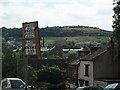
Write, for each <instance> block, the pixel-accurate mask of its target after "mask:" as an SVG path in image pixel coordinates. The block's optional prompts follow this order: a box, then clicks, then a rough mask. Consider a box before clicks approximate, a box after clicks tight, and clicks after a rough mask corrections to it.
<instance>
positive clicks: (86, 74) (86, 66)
mask: <svg viewBox="0 0 120 90" xmlns="http://www.w3.org/2000/svg"><path fill="white" fill-rule="evenodd" d="M85 76H89V64H86V65H85Z"/></svg>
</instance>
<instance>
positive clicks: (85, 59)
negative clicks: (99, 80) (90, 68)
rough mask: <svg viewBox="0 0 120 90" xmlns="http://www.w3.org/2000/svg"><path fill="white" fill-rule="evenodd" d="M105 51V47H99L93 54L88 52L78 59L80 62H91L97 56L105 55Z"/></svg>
mask: <svg viewBox="0 0 120 90" xmlns="http://www.w3.org/2000/svg"><path fill="white" fill-rule="evenodd" d="M106 51H107V47H101V48H99V49H97V50H96V51H95V52H90V53H89V54H87V55H86V56H84V57H83V58H81V59H80V61H87V60H88V61H92V60H93V59H94V58H96V57H97V56H100V55H101V54H103V53H105V52H106Z"/></svg>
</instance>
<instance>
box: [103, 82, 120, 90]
mask: <svg viewBox="0 0 120 90" xmlns="http://www.w3.org/2000/svg"><path fill="white" fill-rule="evenodd" d="M104 90H120V83H112V84H109V85H107V86H106V87H105V88H104Z"/></svg>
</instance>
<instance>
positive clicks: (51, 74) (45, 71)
mask: <svg viewBox="0 0 120 90" xmlns="http://www.w3.org/2000/svg"><path fill="white" fill-rule="evenodd" d="M61 73H62V72H61V70H60V68H59V67H58V66H56V65H54V66H47V65H46V66H42V68H41V69H40V70H39V71H38V80H40V82H48V83H59V82H60V81H61V78H62V76H61Z"/></svg>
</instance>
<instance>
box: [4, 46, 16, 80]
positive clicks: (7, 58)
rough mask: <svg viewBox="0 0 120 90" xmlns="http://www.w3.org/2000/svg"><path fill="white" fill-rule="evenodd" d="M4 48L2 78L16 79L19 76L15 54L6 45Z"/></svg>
mask: <svg viewBox="0 0 120 90" xmlns="http://www.w3.org/2000/svg"><path fill="white" fill-rule="evenodd" d="M2 48H3V49H2V74H3V75H2V76H3V78H6V77H15V76H17V74H16V72H17V71H16V70H17V69H16V57H15V53H14V52H13V51H12V49H11V48H8V47H6V46H5V45H3V46H2Z"/></svg>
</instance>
